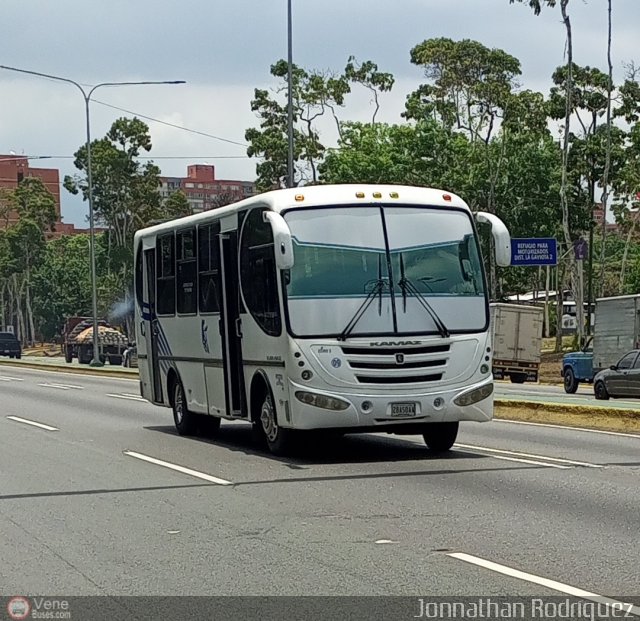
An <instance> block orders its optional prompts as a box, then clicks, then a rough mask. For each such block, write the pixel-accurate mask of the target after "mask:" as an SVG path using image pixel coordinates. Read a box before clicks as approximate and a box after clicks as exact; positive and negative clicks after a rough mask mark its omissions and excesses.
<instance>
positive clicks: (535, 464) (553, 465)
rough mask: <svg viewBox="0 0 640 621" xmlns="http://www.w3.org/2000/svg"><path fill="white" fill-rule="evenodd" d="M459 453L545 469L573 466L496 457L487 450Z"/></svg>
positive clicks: (467, 450)
mask: <svg viewBox="0 0 640 621" xmlns="http://www.w3.org/2000/svg"><path fill="white" fill-rule="evenodd" d="M454 446H455V445H454ZM458 452H460V453H469V454H470V455H483V456H484V457H491V458H492V459H502V460H503V461H517V462H519V463H521V464H532V465H534V466H544V467H545V468H558V469H559V470H569V469H571V466H562V465H560V464H552V463H549V462H546V461H537V460H533V459H522V458H520V457H506V456H505V455H494V454H492V453H488V452H487V451H486V450H480V449H463V450H460V451H458Z"/></svg>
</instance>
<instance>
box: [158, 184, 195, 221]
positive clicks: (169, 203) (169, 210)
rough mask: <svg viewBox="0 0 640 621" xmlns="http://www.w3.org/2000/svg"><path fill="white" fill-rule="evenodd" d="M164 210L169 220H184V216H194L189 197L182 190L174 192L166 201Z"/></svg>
mask: <svg viewBox="0 0 640 621" xmlns="http://www.w3.org/2000/svg"><path fill="white" fill-rule="evenodd" d="M162 208H163V211H164V214H165V216H166V218H167V219H168V220H174V219H175V218H183V217H184V216H190V215H192V214H193V210H192V209H191V206H190V205H189V201H188V200H187V195H186V194H185V193H184V192H183V191H182V190H178V191H177V192H172V193H171V194H170V195H169V197H168V198H166V199H165V201H164V204H163V206H162Z"/></svg>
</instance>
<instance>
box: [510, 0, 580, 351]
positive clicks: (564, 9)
mask: <svg viewBox="0 0 640 621" xmlns="http://www.w3.org/2000/svg"><path fill="white" fill-rule="evenodd" d="M509 2H510V4H513V3H514V2H521V3H522V2H524V3H526V4H528V5H529V6H530V7H531V8H532V9H533V11H534V13H535V14H536V15H539V14H540V13H541V11H542V7H543V6H544V5H545V4H546V5H547V6H548V7H550V8H553V7H555V6H556V0H509ZM558 2H559V3H560V12H561V15H562V21H563V23H564V26H565V31H566V34H567V42H566V51H567V63H566V67H567V70H566V78H565V80H564V82H565V106H564V127H563V141H562V178H561V183H560V192H559V194H560V204H561V206H562V231H563V234H564V240H565V244H566V245H567V247H568V248H571V247H572V245H573V241H574V237H573V235H572V231H571V229H570V225H569V220H570V214H569V197H568V192H569V190H568V171H569V141H570V132H571V114H572V111H573V107H574V104H573V67H574V64H573V35H572V30H571V19H570V17H569V13H568V7H569V0H558ZM567 256H568V261H569V265H570V267H571V279H572V290H573V294H574V298H575V301H576V320H577V322H578V339H579V340H580V342H582V341H583V340H584V306H583V299H584V288H583V282H582V269H581V268H582V264H578V262H577V261H576V260H575V259H574V256H573V254H572V253H571V252H569V253H568V255H567Z"/></svg>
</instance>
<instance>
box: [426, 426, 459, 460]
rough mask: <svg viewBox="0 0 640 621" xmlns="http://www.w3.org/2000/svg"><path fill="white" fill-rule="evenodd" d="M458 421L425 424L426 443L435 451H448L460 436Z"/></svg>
mask: <svg viewBox="0 0 640 621" xmlns="http://www.w3.org/2000/svg"><path fill="white" fill-rule="evenodd" d="M459 425H460V423H458V421H456V422H454V423H431V424H429V425H427V426H425V431H424V433H423V434H422V437H423V438H424V441H425V444H426V445H427V446H428V447H429V450H430V451H432V452H434V453H445V452H446V451H448V450H449V449H450V448H451V447H452V446H453V444H454V443H455V441H456V438H457V437H458V427H459Z"/></svg>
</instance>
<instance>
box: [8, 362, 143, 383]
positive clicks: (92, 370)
mask: <svg viewBox="0 0 640 621" xmlns="http://www.w3.org/2000/svg"><path fill="white" fill-rule="evenodd" d="M0 366H6V367H13V368H27V369H35V370H37V371H56V372H59V373H72V374H76V375H104V376H105V377H118V378H126V379H133V380H135V379H137V378H138V377H139V374H138V373H136V372H134V371H120V370H118V369H105V368H104V367H97V368H96V367H90V366H87V367H86V368H85V367H74V366H68V367H63V366H61V365H56V364H42V363H37V362H14V361H12V360H0Z"/></svg>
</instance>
